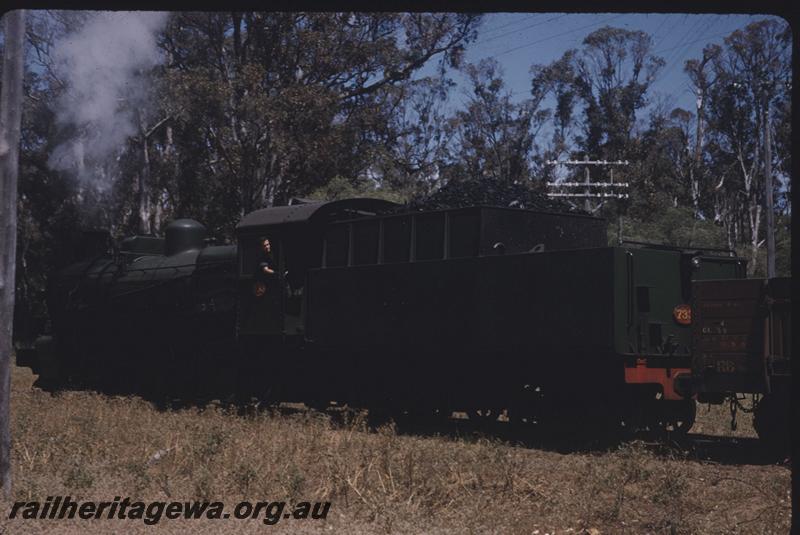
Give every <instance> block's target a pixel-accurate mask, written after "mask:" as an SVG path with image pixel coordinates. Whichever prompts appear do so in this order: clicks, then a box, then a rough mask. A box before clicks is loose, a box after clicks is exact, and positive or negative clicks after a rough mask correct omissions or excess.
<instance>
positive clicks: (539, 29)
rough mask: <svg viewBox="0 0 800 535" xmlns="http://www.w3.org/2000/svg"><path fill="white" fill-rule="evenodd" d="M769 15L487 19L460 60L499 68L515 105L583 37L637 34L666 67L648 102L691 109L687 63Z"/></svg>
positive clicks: (453, 102)
mask: <svg viewBox="0 0 800 535" xmlns="http://www.w3.org/2000/svg"><path fill="white" fill-rule="evenodd" d="M764 18H775V17H773V16H771V15H762V16H759V15H731V14H694V13H689V14H683V13H668V14H660V13H649V14H637V13H631V14H626V13H585V14H581V13H576V14H572V13H490V14H487V15H485V17H484V20H483V24H482V25H481V27H480V29H479V32H478V39H477V40H476V42H474V43H473V44H471V45H469V47H468V49H467V51H466V56H465V59H466V60H467V61H469V62H475V63H477V62H478V61H480V60H481V59H483V58H487V57H494V58H496V59H497V61H498V62H499V63H500V64H501V66H502V68H503V72H504V80H505V82H506V85H507V88H508V89H509V90H510V91H511V92H512V94H513V97H514V99H515V100H517V99H520V100H521V99H524V98H527V97H528V96H529V90H530V76H529V69H530V66H531V65H532V64H535V63H541V64H546V63H549V62H551V61H553V60H555V59H557V58H559V57H560V56H561V55H562V54H563V53H564V51H566V50H568V49H569V48H580V47H581V42H582V41H583V39H584V37H586V35H588V34H589V33H591V32H593V31H594V30H596V29H598V28H601V27H603V26H606V25H608V26H613V27H620V28H625V29H628V30H642V31H644V32H646V33H648V34H649V35H650V36H651V37H652V38H653V43H654V46H653V51H654V53H655V54H656V55H658V56H661V57H662V58H664V60H665V61H666V65H665V66H664V67H663V68H662V70H661V73H660V74H659V76H658V79H657V80H656V82H655V83H654V85H653V94H652V95H651V97H657V96H660V97H663V98H665V99H667V103H668V104H669V105H670V106H669V107H670V109H671V108H673V107H682V108H684V109H688V110H690V111H694V109H695V99H694V96H693V95H692V93H691V91H690V89H689V86H688V78H687V77H686V75H685V74H684V72H683V64H684V62H685V61H686V60H687V59H692V58H699V57H700V56H701V54H702V51H703V47H705V46H706V45H707V44H709V43H718V44H722V41H723V39H724V37H725V36H727V35H729V34H730V33H731V32H733V31H734V30H737V29H739V28H743V27H744V26H746V25H747V24H749V23H751V22H754V21H756V20H762V19H764ZM451 74H452V77H453V78H454V80H455V81H456V82H457V83H458V84H459V88H457V89H456V90H455V91H454V92H453V93H452V96H451V97H450V103H449V107H454V108H461V107H462V103H463V102H465V101H466V100H467V98H468V97H467V96H466V95H465V94H464V88H465V87H466V81H465V78H464V77H463V76H461V75H460V73H451Z"/></svg>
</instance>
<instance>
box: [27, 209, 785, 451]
mask: <svg viewBox="0 0 800 535" xmlns="http://www.w3.org/2000/svg"><path fill="white" fill-rule="evenodd" d="M606 225H607V224H606V221H605V220H603V219H601V218H597V217H593V216H588V215H580V214H567V213H551V212H541V211H533V210H524V209H515V208H498V207H493V206H471V207H465V208H454V209H441V210H427V211H411V210H407V209H406V210H403V209H402V207H400V206H398V205H396V204H394V203H390V202H387V201H383V200H377V199H346V200H339V201H332V202H303V203H297V204H291V205H289V206H281V207H273V208H265V209H262V210H257V211H255V212H252V213H250V214H248V215H246V216H245V217H244V218H243V219H242V220H241V221H240V223H239V224H238V226H237V228H236V241H237V243H236V245H222V246H218V245H212V244H209V243H208V240H207V238H206V232H205V228H204V227H203V226H202V225H201V224H200V223H198V222H196V221H192V220H187V219H179V220H177V221H174V222H172V223H171V224H169V225H168V226H167V227H166V231H165V236H164V237H163V238H154V237H146V236H135V237H132V238H128V239H126V240H124V241H123V242H122V243H121V244H120V245H119V247H117V248H114V250H113V252H112V253H109V252H108V251H105V250H103V249H104V248H103V247H100V248H99V249H98V250H96V251H95V253H96V254H94V255H90V256H88V257H87V258H85V259H84V260H82V261H80V262H78V263H75V264H73V265H71V266H68V267H66V268H65V269H62V270H61V271H59V272H57V273H56V274H54V276H52V277H51V279H50V283H49V288H48V292H47V298H48V309H49V313H50V324H51V329H50V330H51V333H50V334H49V335H47V336H40V337H39V338H38V339H37V341H36V343H35V346H34V347H33V348H31V349H30V350H28V351H25V350H20V351H18V357H17V358H18V363H19V364H20V365H27V366H30V367H32V368H33V370H34V372H36V373H38V374H39V375H40V381H41V382H42V383H43V384H45V385H47V384H49V385H51V386H58V385H69V384H72V385H83V386H88V387H91V388H103V389H104V390H106V391H112V392H117V393H138V394H146V395H150V396H179V397H186V398H215V397H217V398H219V397H226V396H229V395H234V394H235V395H236V396H238V397H239V398H243V399H249V398H251V397H253V396H255V397H257V398H259V399H264V400H270V401H275V402H277V401H296V402H304V403H306V404H307V405H309V406H312V407H316V408H325V407H327V406H329V405H330V404H332V403H337V404H347V405H349V406H352V407H364V408H368V409H369V410H370V413H375V414H381V413H383V414H390V415H399V414H415V415H440V416H449V415H450V414H451V413H452V412H453V411H463V412H466V413H468V414H469V415H470V418H476V419H479V420H494V419H496V418H497V417H498V415H499V414H501V413H504V414H506V415H507V417H508V418H509V419H510V420H511V421H512V422H518V423H531V424H536V425H538V426H540V427H541V428H542V429H553V430H557V429H563V428H564V426H567V427H568V426H572V427H580V428H582V429H584V430H587V429H589V430H593V429H601V428H604V429H606V428H615V427H619V426H622V425H624V426H626V427H631V428H638V427H651V428H652V427H658V428H663V429H668V430H671V431H674V432H679V433H680V432H686V431H688V429H689V428H690V427H691V425H692V423H693V421H694V415H695V400H697V399H699V400H701V401H710V402H717V403H721V402H722V401H724V400H725V399H729V398H730V396H732V395H734V394H735V393H736V392H754V393H759V394H764V396H765V397H764V398H763V401H762V403H761V404H759V406H760V407H762V408H766V409H768V411H767V412H765V411H761V413H759V414H760V421H761V422H762V425H761V429H760V431H761V432H764V433H765V434H769V435H770V436H781V434H782V433H785V429H784V428H783V427H782V426H783V425H784V424H783V423H781V422H783V421H784V420H788V416H786V415H788V395H787V394H786V393H787V392H788V384H789V376H788V365H787V363H788V362H789V361H788V358H789V355H790V344H789V328H788V325H789V323H788V317H789V316H788V314H789V312H788V310H789V308H788V307H787V305H786V303H788V295H789V291H788V281H787V280H782V281H781V280H773V281H769V284H767V285H766V286H765V284H766V283H765V282H764V281H751V280H746V279H744V278H743V277H744V274H745V263H744V261H743V260H742V259H740V258H737V257H736V256H735V255H733V254H732V253H728V252H724V251H718V250H709V249H694V250H688V249H680V248H674V247H665V246H656V245H649V244H640V243H632V242H631V243H625V244H622V245H619V246H613V247H610V246H607V238H606V230H607V229H606ZM265 238H266V239H269V241H270V243H271V244H272V251H271V258H270V262H271V265H272V266H273V267H274V269H273V270H272V271H274V274H273V275H272V276H271V277H264V276H263V273H261V272H260V269H259V266H261V265H262V263H263V261H264V252H263V251H262V248H261V242H262V241H263V240H264V239H265ZM720 281H721V282H720ZM741 284H744V285H745V286H746V288H745V286H741ZM737 285H738V286H737ZM762 294H763V295H762ZM736 299H738V301H736ZM767 299H768V300H769V302H770V303H771V305H769V307H768V309H765V308H764V306H763V305H764V303H765V302H766V301H765V300H767ZM734 301H736V302H734ZM745 301H746V302H745ZM778 302H780V303H782V304H780V305H775V303H778ZM731 303H733V304H731ZM737 303H738V305H737ZM781 307H782V308H781ZM698 313H700V314H701V315H700V316H699V317H698V315H697V314H698ZM693 314H694V317H693ZM698 320H700V322H699V323H698ZM781 329H782V330H781ZM777 330H780V334H777V335H776V334H775V332H777ZM765 344H766V345H765ZM721 363H723V364H721ZM737 381H738V382H737ZM768 400H769V401H768ZM766 409H765V410H766ZM764 422H767V423H764Z"/></svg>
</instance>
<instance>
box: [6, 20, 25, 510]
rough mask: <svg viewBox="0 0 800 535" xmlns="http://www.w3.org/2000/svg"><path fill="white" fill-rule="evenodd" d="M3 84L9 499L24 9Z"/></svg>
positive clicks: (9, 41)
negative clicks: (10, 406) (10, 403)
mask: <svg viewBox="0 0 800 535" xmlns="http://www.w3.org/2000/svg"><path fill="white" fill-rule="evenodd" d="M4 22H5V47H4V50H3V86H2V96H0V236H2V240H0V243H2V245H1V246H0V247H2V250H3V259H2V261H0V486H2V487H3V493H4V494H5V496H6V498H8V497H10V496H11V427H10V413H9V399H10V394H11V351H12V349H13V342H12V335H13V323H14V289H15V280H16V262H17V176H18V174H19V140H20V121H21V117H22V74H23V48H22V46H23V40H24V38H25V11H24V10H17V11H10V12H8V13H6V14H5V17H4Z"/></svg>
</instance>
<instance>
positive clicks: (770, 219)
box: [761, 86, 775, 279]
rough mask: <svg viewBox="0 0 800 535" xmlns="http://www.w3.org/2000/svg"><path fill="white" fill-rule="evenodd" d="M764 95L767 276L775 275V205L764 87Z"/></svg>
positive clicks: (766, 101)
mask: <svg viewBox="0 0 800 535" xmlns="http://www.w3.org/2000/svg"><path fill="white" fill-rule="evenodd" d="M761 90H762V92H763V95H764V188H765V190H766V198H767V277H768V278H770V279H771V278H773V277H774V276H775V206H774V200H773V198H772V194H773V192H772V139H771V136H770V131H769V100H770V98H769V97H770V95H769V93H768V92H767V90H766V88H765V87H764V86H762V88H761Z"/></svg>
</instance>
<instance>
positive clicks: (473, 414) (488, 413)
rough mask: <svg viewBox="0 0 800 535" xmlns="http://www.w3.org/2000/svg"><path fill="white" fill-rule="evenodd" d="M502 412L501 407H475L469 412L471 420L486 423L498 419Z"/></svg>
mask: <svg viewBox="0 0 800 535" xmlns="http://www.w3.org/2000/svg"><path fill="white" fill-rule="evenodd" d="M501 412H502V410H501V409H473V410H471V411H469V413H468V414H469V419H470V420H474V421H476V422H479V423H483V424H486V423H490V422H494V421H496V420H497V417H498V416H500V413H501Z"/></svg>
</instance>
